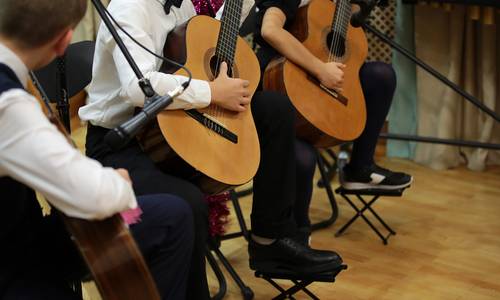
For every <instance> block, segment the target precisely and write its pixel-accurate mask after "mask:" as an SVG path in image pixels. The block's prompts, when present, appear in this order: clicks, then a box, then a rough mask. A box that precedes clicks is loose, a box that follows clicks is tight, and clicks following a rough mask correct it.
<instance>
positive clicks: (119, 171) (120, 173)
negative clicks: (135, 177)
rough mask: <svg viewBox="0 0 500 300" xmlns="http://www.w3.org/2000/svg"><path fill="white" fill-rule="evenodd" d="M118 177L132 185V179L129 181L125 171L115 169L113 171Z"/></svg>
mask: <svg viewBox="0 0 500 300" xmlns="http://www.w3.org/2000/svg"><path fill="white" fill-rule="evenodd" d="M115 171H116V173H118V175H120V176H121V177H122V178H123V179H125V180H126V181H127V182H128V183H130V184H132V179H130V175H129V173H128V171H127V170H125V169H116V170H115Z"/></svg>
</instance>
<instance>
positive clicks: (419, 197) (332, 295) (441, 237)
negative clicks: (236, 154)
mask: <svg viewBox="0 0 500 300" xmlns="http://www.w3.org/2000/svg"><path fill="white" fill-rule="evenodd" d="M78 134H79V133H78V132H77V135H78ZM78 140H79V139H78V138H77V141H78ZM80 144H81V139H80ZM379 162H380V164H381V165H383V166H386V167H389V168H392V169H399V170H402V171H405V172H409V173H411V174H413V176H414V178H415V182H414V184H413V186H412V187H411V188H410V189H409V190H407V191H406V192H405V194H404V196H403V197H401V198H382V199H380V200H379V201H378V202H377V203H376V204H375V206H374V207H375V208H376V210H377V211H378V212H379V214H380V215H381V216H382V217H383V218H384V219H385V220H386V221H387V223H388V224H389V225H390V226H391V227H393V229H394V230H395V231H396V232H397V235H396V236H393V237H391V239H390V240H389V245H387V246H384V245H383V244H382V242H381V241H380V240H379V239H378V237H377V236H376V235H375V234H374V233H373V232H372V231H371V230H370V228H369V227H368V225H366V224H365V223H364V222H362V220H358V221H357V222H356V223H354V224H353V225H352V226H351V227H350V228H349V229H348V230H347V232H346V233H345V234H344V235H343V236H341V237H339V238H335V237H334V232H335V231H336V230H337V229H338V228H339V227H340V225H341V224H344V223H345V222H346V221H347V220H348V219H349V218H350V217H351V216H352V214H353V210H352V209H351V208H350V207H349V206H348V204H347V203H345V202H344V201H343V200H342V199H340V198H339V197H337V200H338V202H339V206H340V216H339V218H338V221H337V223H336V224H334V225H333V226H332V227H331V228H328V229H323V230H320V231H317V232H314V234H313V238H312V244H313V246H314V247H317V248H323V249H332V250H335V251H337V252H338V253H340V254H341V255H342V257H343V259H344V261H345V263H346V264H347V265H348V266H349V269H348V270H346V271H344V272H342V273H341V274H340V275H339V276H338V277H337V281H336V282H335V283H333V284H331V283H317V284H313V285H311V288H310V289H311V290H312V291H314V292H315V293H316V294H317V295H318V297H319V298H320V299H342V300H344V299H348V300H351V299H352V300H358V299H359V300H361V299H363V300H364V299H374V300H375V299H376V300H383V299H390V300H394V299H397V300H410V299H411V300H413V299H415V300H417V299H450V300H452V299H453V300H458V299H463V300H469V299H473V300H481V299H492V300H493V299H500V167H491V168H489V169H488V170H487V171H485V172H473V171H469V170H467V169H465V168H463V167H461V168H457V169H454V170H447V171H435V170H432V169H429V168H427V167H423V166H420V165H417V164H415V163H413V162H409V161H406V160H400V159H388V158H381V159H380V160H379ZM333 186H334V187H336V186H338V183H337V182H334V183H333ZM241 204H242V207H243V210H244V212H245V215H246V216H247V217H248V216H249V212H250V207H251V197H246V198H243V199H241ZM327 208H328V202H327V200H326V193H325V191H324V190H322V189H318V188H315V190H314V196H313V203H312V208H311V211H310V214H311V217H312V218H313V220H319V219H321V218H325V217H327V215H328V211H327ZM236 226H237V221H236V219H235V218H232V222H231V224H230V226H229V231H231V230H235V229H236ZM222 251H223V252H224V253H225V254H226V256H227V257H228V259H229V261H230V262H231V263H232V264H233V266H235V268H236V270H237V271H238V273H239V274H240V275H241V276H242V278H243V280H244V281H245V282H246V284H247V285H249V286H250V287H251V288H252V289H253V291H254V293H255V299H271V298H272V297H273V296H275V295H276V292H275V290H274V289H273V288H272V287H271V286H270V285H269V284H268V283H267V282H265V281H264V280H262V279H258V278H255V277H254V276H253V272H251V270H250V269H249V268H248V254H247V250H246V243H245V242H244V240H243V239H242V238H239V239H235V240H231V241H225V242H223V245H222ZM209 277H210V280H209V281H210V287H211V290H212V292H215V291H216V289H217V283H216V281H215V277H214V276H213V274H212V273H211V271H210V270H209ZM227 281H228V294H227V296H226V298H225V299H228V300H229V299H242V297H241V295H240V293H239V290H238V288H237V286H236V285H235V284H234V282H233V281H232V280H231V279H230V278H229V277H228V280H227ZM86 294H87V296H86V299H99V297H98V296H97V295H96V292H95V290H94V289H93V288H92V287H88V286H87V288H86ZM297 299H308V298H307V297H306V296H305V295H304V294H300V295H299V296H298V297H297Z"/></svg>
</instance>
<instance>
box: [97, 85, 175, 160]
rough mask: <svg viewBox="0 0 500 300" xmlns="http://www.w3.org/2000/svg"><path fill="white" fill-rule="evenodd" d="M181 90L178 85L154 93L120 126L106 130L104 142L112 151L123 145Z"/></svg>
mask: <svg viewBox="0 0 500 300" xmlns="http://www.w3.org/2000/svg"><path fill="white" fill-rule="evenodd" d="M183 91H184V88H183V86H179V87H177V88H176V89H175V90H173V91H171V92H169V93H167V95H165V96H160V95H158V94H155V95H154V96H153V97H151V98H150V99H149V100H148V101H147V102H146V105H144V108H143V109H142V110H141V112H139V113H138V114H137V115H135V116H134V117H132V118H131V119H130V120H128V121H126V122H125V123H123V124H121V125H120V126H118V127H115V128H113V129H111V130H110V131H108V133H107V134H106V135H105V136H104V142H105V143H106V144H107V145H108V146H109V147H111V149H113V151H117V150H120V149H121V148H123V147H125V146H126V145H127V144H128V143H129V142H130V140H131V139H132V138H133V137H135V136H136V135H137V133H139V131H140V130H141V129H142V128H143V127H144V126H145V125H146V124H148V123H149V122H150V121H151V120H153V119H154V118H155V117H156V115H158V114H159V113H160V112H161V111H163V110H164V109H165V107H167V106H169V105H170V104H171V103H172V101H173V100H174V98H175V97H177V96H179V95H180V94H182V92H183Z"/></svg>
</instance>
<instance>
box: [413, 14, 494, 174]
mask: <svg viewBox="0 0 500 300" xmlns="http://www.w3.org/2000/svg"><path fill="white" fill-rule="evenodd" d="M470 11H471V10H470V8H466V7H465V6H462V5H454V6H453V7H451V8H450V9H442V8H437V7H433V6H426V5H418V6H416V7H415V45H416V54H417V56H418V57H420V58H421V59H422V60H423V61H425V62H427V63H428V64H429V65H431V66H433V67H434V68H436V69H437V70H438V71H439V72H441V73H442V74H444V75H445V76H446V77H447V78H448V79H450V80H451V81H453V82H455V83H457V84H459V85H460V86H461V87H462V88H464V89H465V90H466V91H467V92H468V93H470V94H472V95H475V96H476V97H477V98H478V99H479V100H481V101H482V102H483V103H484V104H485V105H487V106H488V107H490V108H491V109H493V110H496V111H498V110H499V109H498V108H499V106H500V99H499V98H500V89H499V84H498V82H499V77H500V73H499V71H498V70H499V66H500V59H499V57H500V56H499V55H498V53H499V48H498V44H499V39H500V37H499V35H498V32H497V27H496V26H497V25H495V24H491V22H490V23H489V24H488V23H486V22H481V21H480V20H474V19H471V15H470ZM497 20H498V16H497ZM485 23H486V24H485ZM493 23H497V24H498V21H497V22H493ZM417 95H418V113H419V118H418V134H419V135H422V136H435V137H440V138H451V139H466V140H472V141H480V142H496V143H498V142H499V141H500V130H499V129H500V128H499V126H498V124H495V121H494V120H493V119H492V118H489V117H488V116H487V115H486V114H485V113H483V112H480V111H479V110H478V109H477V108H476V107H475V106H473V105H472V104H471V103H469V102H467V101H466V100H465V99H464V98H463V97H461V96H460V95H458V94H457V93H455V92H454V91H453V90H451V89H450V88H448V87H446V86H444V85H443V84H442V83H441V82H439V81H437V80H436V79H434V78H433V77H432V76H430V75H428V74H427V73H426V72H425V71H423V70H420V69H417ZM415 161H417V162H419V163H422V164H425V165H428V166H430V167H432V168H435V169H446V168H450V167H454V166H457V165H459V164H460V163H464V162H465V163H467V166H468V167H469V168H470V169H473V170H483V169H484V168H485V166H486V164H487V163H495V164H498V163H500V159H499V156H498V153H494V152H493V151H488V150H484V149H473V148H458V147H453V146H444V145H430V144H419V145H417V150H416V153H415Z"/></svg>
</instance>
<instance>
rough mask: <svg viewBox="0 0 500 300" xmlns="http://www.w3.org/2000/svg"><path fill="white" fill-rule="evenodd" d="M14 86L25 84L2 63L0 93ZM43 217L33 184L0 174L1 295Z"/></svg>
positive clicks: (18, 86) (0, 65)
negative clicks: (29, 185) (34, 229)
mask: <svg viewBox="0 0 500 300" xmlns="http://www.w3.org/2000/svg"><path fill="white" fill-rule="evenodd" d="M11 89H23V85H22V84H21V82H19V79H18V78H17V76H16V75H15V73H14V72H13V71H12V70H11V69H10V68H9V67H7V66H6V65H4V64H1V63H0V96H1V95H2V94H3V93H4V92H6V91H8V90H11ZM0 118H1V115H0ZM0 130H2V128H0ZM42 218H43V217H42V213H41V210H40V205H39V204H38V202H37V200H36V195H35V192H34V191H33V190H32V189H31V188H29V187H27V186H26V185H24V184H22V183H20V182H17V181H16V180H14V179H12V178H10V177H0V295H1V291H2V288H3V286H2V285H4V284H6V280H7V277H8V276H9V275H11V273H12V272H13V270H14V269H13V268H15V265H14V264H17V263H18V261H19V259H22V256H23V254H24V251H25V250H26V248H29V247H30V245H31V244H32V242H33V241H34V240H35V239H36V238H37V237H36V234H34V233H33V228H37V226H39V225H40V224H41V221H42Z"/></svg>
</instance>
